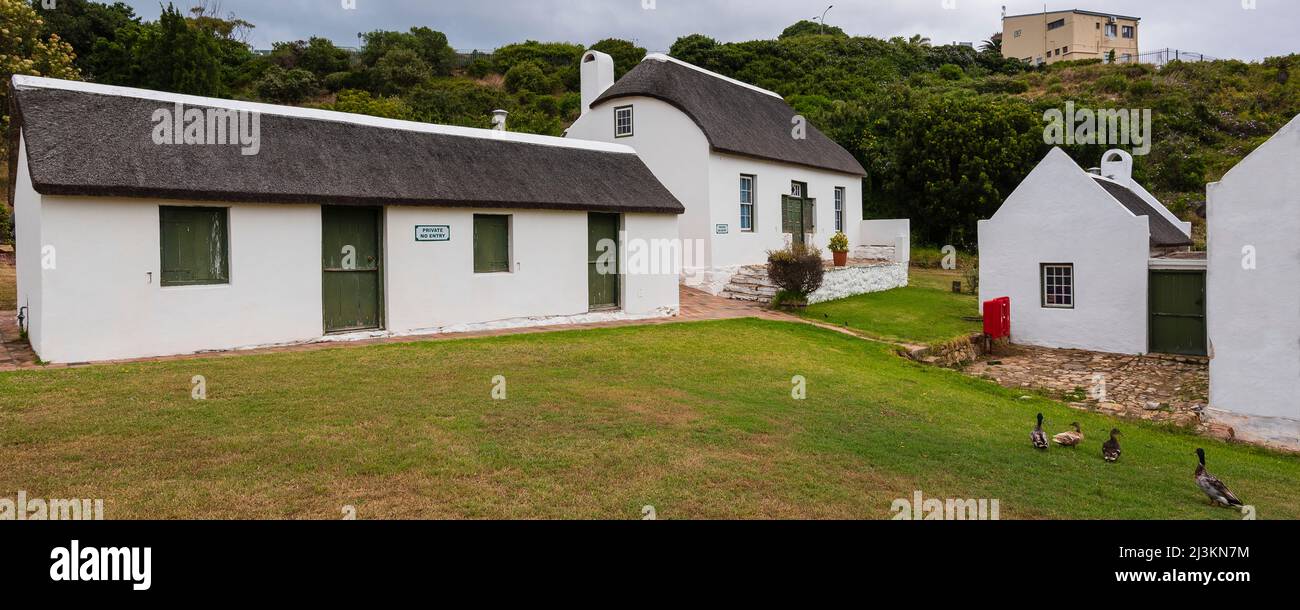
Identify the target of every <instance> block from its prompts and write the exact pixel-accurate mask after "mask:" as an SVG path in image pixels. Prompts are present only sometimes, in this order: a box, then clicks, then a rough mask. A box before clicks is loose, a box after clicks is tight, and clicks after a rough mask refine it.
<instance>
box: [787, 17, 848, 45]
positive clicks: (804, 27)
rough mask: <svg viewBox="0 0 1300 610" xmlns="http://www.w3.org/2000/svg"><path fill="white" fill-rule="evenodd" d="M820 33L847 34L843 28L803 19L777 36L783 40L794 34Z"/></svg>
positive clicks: (845, 35)
mask: <svg viewBox="0 0 1300 610" xmlns="http://www.w3.org/2000/svg"><path fill="white" fill-rule="evenodd" d="M822 34H825V35H829V36H842V37H848V34H845V33H844V30H842V29H840V28H838V27H835V26H833V25H831V26H826V25H823V24H821V23H817V22H816V21H810V20H807V19H804V20H803V21H800V22H798V23H796V24H794V25H792V26H790V27H788V28H786V29H785V31H783V32H781V35H780V36H779V37H778V39H780V40H784V39H786V38H793V37H795V36H818V35H822Z"/></svg>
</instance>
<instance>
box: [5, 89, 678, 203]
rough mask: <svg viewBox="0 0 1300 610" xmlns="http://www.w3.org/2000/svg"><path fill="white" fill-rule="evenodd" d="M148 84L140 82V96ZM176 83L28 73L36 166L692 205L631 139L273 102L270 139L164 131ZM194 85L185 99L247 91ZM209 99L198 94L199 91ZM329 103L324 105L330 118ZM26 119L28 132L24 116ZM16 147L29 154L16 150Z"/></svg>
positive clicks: (59, 189)
mask: <svg viewBox="0 0 1300 610" xmlns="http://www.w3.org/2000/svg"><path fill="white" fill-rule="evenodd" d="M137 94H138V96H137ZM167 96H170V94H159V93H156V92H147V91H141V90H125V89H121V88H112V87H102V86H96V85H85V84H81V83H76V84H73V83H61V82H60V81H52V80H49V79H40V80H39V81H38V80H33V79H27V80H24V81H22V82H18V80H17V79H15V82H14V86H13V87H12V88H11V99H13V100H14V105H15V107H16V108H17V109H18V110H19V112H18V113H17V114H15V116H16V117H17V121H16V122H15V125H14V126H13V127H15V128H18V127H21V129H22V134H23V136H24V138H25V140H24V141H25V143H26V147H27V157H28V165H29V171H30V175H31V178H32V182H33V184H34V186H35V188H36V191H37V192H39V193H41V194H45V195H79V196H106V197H141V198H154V199H179V200H190V201H221V202H257V203H317V204H346V205H427V206H440V207H482V208H521V209H550V210H590V211H607V212H651V213H672V214H680V213H682V212H683V211H684V208H683V206H682V204H681V203H680V202H679V201H678V200H677V199H676V198H675V197H674V196H673V195H672V194H671V193H670V192H669V191H668V189H667V188H665V187H664V186H663V184H662V183H660V182H659V180H658V179H657V178H655V176H654V174H652V173H651V172H650V170H649V168H647V167H646V166H645V164H644V163H643V162H642V161H641V159H640V158H639V157H638V156H637V155H636V153H635V152H634V151H632V150H631V149H630V148H627V147H622V146H610V145H607V144H596V143H583V142H574V141H572V140H564V139H562V138H537V137H530V136H522V135H520V134H513V133H502V132H492V131H487V130H465V129H456V128H442V127H439V126H432V125H427V124H419V123H407V122H398V121H388V122H382V125H377V124H376V122H375V120H374V119H372V118H371V117H358V116H357V115H349V114H344V113H324V112H321V111H313V112H314V113H315V114H311V115H310V116H302V115H301V114H298V115H295V112H306V111H302V110H301V109H295V108H283V107H271V106H262V105H259V106H258V107H260V108H263V109H266V111H262V112H259V114H260V123H261V125H260V126H261V129H260V134H261V138H260V140H261V147H260V151H259V152H258V153H257V154H255V155H243V154H241V152H240V147H239V146H237V145H207V146H195V145H188V146H187V145H183V144H182V145H158V144H155V143H154V142H153V138H152V134H153V127H154V121H153V120H152V116H153V113H154V111H155V110H158V109H160V108H167V109H172V108H174V103H173V102H172V101H170V100H171V99H172V98H171V97H167ZM175 97H176V99H182V98H183V99H185V100H186V102H185V108H186V109H191V108H205V107H208V108H238V107H241V106H238V104H239V103H236V102H229V101H225V100H207V99H204V98H190V97H188V96H175ZM190 100H197V101H190ZM322 117H324V118H322ZM14 133H17V132H16V130H15V132H14ZM10 156H11V158H15V159H16V158H17V155H14V154H11V155H10Z"/></svg>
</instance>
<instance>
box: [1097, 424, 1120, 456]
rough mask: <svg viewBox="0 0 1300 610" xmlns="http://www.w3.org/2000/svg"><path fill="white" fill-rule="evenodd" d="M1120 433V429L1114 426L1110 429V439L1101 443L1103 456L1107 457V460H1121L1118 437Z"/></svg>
mask: <svg viewBox="0 0 1300 610" xmlns="http://www.w3.org/2000/svg"><path fill="white" fill-rule="evenodd" d="M1119 435H1120V432H1119V429H1118V428H1112V429H1111V431H1110V440H1108V441H1106V442H1105V443H1102V445H1101V457H1103V458H1105V459H1106V461H1107V462H1117V461H1119V454H1120V449H1119V439H1118V438H1116V437H1118V436H1119Z"/></svg>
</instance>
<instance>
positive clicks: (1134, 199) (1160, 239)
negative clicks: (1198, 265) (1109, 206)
mask: <svg viewBox="0 0 1300 610" xmlns="http://www.w3.org/2000/svg"><path fill="white" fill-rule="evenodd" d="M1092 179H1093V180H1096V181H1097V184H1100V185H1101V188H1104V189H1106V192H1107V193H1110V196H1111V197H1114V198H1115V200H1116V201H1118V202H1119V203H1120V205H1122V206H1124V207H1125V208H1126V209H1128V211H1130V212H1132V213H1133V214H1134V215H1136V216H1146V217H1147V218H1148V221H1147V222H1148V224H1149V225H1150V227H1151V247H1152V248H1175V247H1182V246H1190V245H1192V238H1190V237H1188V236H1187V235H1186V234H1185V233H1183V232H1182V231H1180V230H1179V229H1178V227H1176V226H1174V224H1173V223H1171V222H1169V219H1168V218H1165V217H1164V215H1163V214H1161V213H1160V212H1158V211H1156V209H1155V208H1153V207H1151V204H1149V203H1147V201H1146V200H1145V199H1143V198H1142V196H1140V195H1138V194H1137V193H1134V192H1133V191H1132V190H1130V189H1129V188H1128V187H1125V186H1123V185H1121V184H1118V183H1116V182H1111V181H1110V180H1107V179H1105V178H1099V177H1097V176H1093V177H1092Z"/></svg>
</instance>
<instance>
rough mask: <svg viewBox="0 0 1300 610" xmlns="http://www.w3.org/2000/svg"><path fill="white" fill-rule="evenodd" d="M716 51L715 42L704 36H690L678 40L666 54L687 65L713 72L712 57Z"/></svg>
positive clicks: (716, 42) (716, 43)
mask: <svg viewBox="0 0 1300 610" xmlns="http://www.w3.org/2000/svg"><path fill="white" fill-rule="evenodd" d="M717 50H718V41H717V40H714V39H712V38H709V37H708V36H705V35H704V34H691V35H689V36H682V37H681V38H678V39H677V41H676V42H674V43H673V46H672V48H670V49H668V54H669V55H672V56H673V57H676V58H677V59H680V60H682V61H684V62H686V63H688V64H692V65H696V66H699V67H701V68H706V69H709V70H713V69H714V62H713V55H714V53H715V52H716V51H717Z"/></svg>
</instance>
